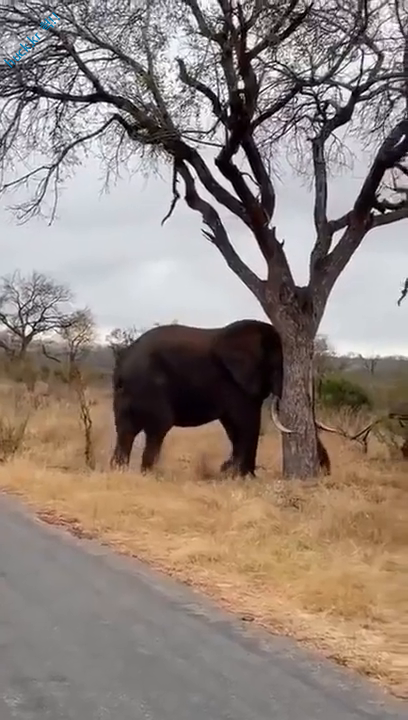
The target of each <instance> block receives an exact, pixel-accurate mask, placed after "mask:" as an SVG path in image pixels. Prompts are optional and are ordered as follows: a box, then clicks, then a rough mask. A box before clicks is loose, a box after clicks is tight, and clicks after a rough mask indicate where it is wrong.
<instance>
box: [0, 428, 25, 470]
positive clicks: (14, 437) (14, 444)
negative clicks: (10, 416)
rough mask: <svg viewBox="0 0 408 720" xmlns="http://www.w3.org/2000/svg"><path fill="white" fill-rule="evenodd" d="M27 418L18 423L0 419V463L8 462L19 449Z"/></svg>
mask: <svg viewBox="0 0 408 720" xmlns="http://www.w3.org/2000/svg"><path fill="white" fill-rule="evenodd" d="M27 423H28V417H26V419H25V420H22V421H20V422H15V423H13V422H11V421H10V420H7V419H4V418H0V462H2V463H4V462H7V460H10V459H11V458H12V457H13V456H14V455H15V454H16V453H17V452H18V451H19V450H20V448H21V446H22V444H23V441H24V436H25V432H26V428H27Z"/></svg>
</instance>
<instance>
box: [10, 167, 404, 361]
mask: <svg viewBox="0 0 408 720" xmlns="http://www.w3.org/2000/svg"><path fill="white" fill-rule="evenodd" d="M357 170H359V172H355V173H354V176H353V177H351V178H350V177H349V176H344V177H339V178H337V179H336V182H335V183H334V188H333V190H332V193H331V203H332V208H333V214H336V215H339V214H342V213H343V212H345V211H346V210H347V209H349V207H350V205H351V203H352V201H353V198H354V197H355V193H356V190H357V188H358V187H359V185H360V183H361V177H362V176H363V173H364V167H360V168H357ZM166 177H168V173H166ZM100 187H101V184H100V172H99V168H98V167H97V166H96V165H94V164H92V163H89V164H88V165H87V166H85V167H82V168H81V169H79V171H78V172H77V174H76V176H75V179H74V180H73V181H71V182H70V183H69V184H67V187H66V189H65V191H64V193H63V195H62V198H61V202H60V206H59V210H58V218H57V220H56V221H55V223H54V224H53V225H52V226H51V227H48V225H47V224H46V223H45V222H42V221H39V220H35V221H30V223H28V224H27V225H24V226H17V225H16V223H15V220H14V219H13V218H12V217H10V216H9V215H8V214H7V213H6V211H5V209H4V202H3V204H2V205H1V206H0V228H1V233H0V251H1V258H2V273H8V272H12V271H13V270H14V269H16V268H20V270H21V271H22V272H29V271H31V270H32V269H34V268H35V269H37V270H40V271H44V272H49V273H52V275H53V276H54V277H55V278H57V279H59V280H64V281H66V282H68V283H69V284H70V286H71V287H72V288H73V290H74V292H75V294H76V297H77V302H78V303H79V304H87V305H89V306H90V307H92V309H93V310H94V312H95V314H96V317H97V321H98V324H99V325H100V327H101V329H103V332H105V331H106V332H107V331H108V330H109V329H110V328H112V327H115V326H122V327H123V326H127V325H137V326H140V327H146V326H148V325H151V324H152V323H154V322H156V321H158V322H170V321H171V320H173V319H174V318H177V319H178V320H179V322H184V323H188V324H193V325H194V324H195V325H201V326H211V325H222V324H225V323H227V322H230V321H232V320H234V319H237V318H240V317H256V318H261V319H262V318H264V317H265V316H264V313H263V311H262V309H261V308H260V306H259V304H258V302H257V301H256V299H255V298H254V297H253V296H252V295H251V293H250V292H249V291H248V290H247V289H246V288H245V287H244V286H243V285H242V283H241V282H240V281H239V280H238V279H237V278H236V277H235V276H234V275H233V273H232V272H231V271H230V270H229V269H228V268H227V267H226V265H225V263H224V261H223V259H222V257H221V256H220V255H219V253H218V252H217V250H216V249H215V248H214V247H213V246H212V245H211V244H210V243H209V242H208V241H206V240H205V239H204V238H203V236H202V235H201V223H200V217H199V215H198V214H197V213H194V212H192V211H191V210H190V209H189V208H187V207H186V205H185V203H184V201H183V200H180V202H179V203H178V205H177V208H176V210H175V213H174V214H173V216H172V217H171V218H170V220H168V221H167V223H166V224H165V225H164V227H161V220H162V218H163V217H164V215H165V214H166V213H167V211H168V208H169V203H170V200H171V194H170V185H169V183H167V184H166V183H165V182H164V181H163V180H161V179H159V178H151V179H150V180H149V181H148V182H146V181H145V179H144V178H142V177H141V176H140V175H137V174H136V175H132V177H131V178H130V179H129V180H122V181H120V182H119V183H118V184H117V185H116V186H115V187H114V188H112V190H111V192H110V193H108V194H101V193H100ZM6 200H8V198H6ZM13 202H15V198H13ZM227 224H228V229H229V231H230V235H231V237H232V238H233V242H234V244H235V246H236V248H237V249H238V250H239V252H240V253H241V254H242V256H243V257H244V259H245V260H246V261H247V262H248V263H249V264H250V265H251V267H253V268H254V269H255V270H256V272H258V273H259V274H260V275H262V276H264V275H265V268H264V265H263V260H262V258H261V256H260V253H259V251H258V250H257V248H256V247H255V244H254V241H253V239H252V238H251V236H250V233H249V232H248V231H247V229H246V228H244V227H243V225H242V224H241V223H240V222H239V221H238V220H236V219H234V218H228V223H227ZM276 225H277V230H278V234H279V237H280V238H282V239H284V240H285V249H286V250H287V253H288V257H289V260H290V264H291V267H292V269H293V272H294V275H295V278H296V281H297V282H298V283H300V284H304V283H306V282H307V279H308V261H309V254H310V249H311V247H312V243H313V240H314V228H313V215H312V197H311V195H310V192H309V191H308V189H307V187H305V186H304V185H302V184H301V182H300V181H299V180H294V179H293V178H290V179H288V178H285V180H284V182H282V183H279V184H278V185H277V211H276ZM406 233H407V221H402V222H400V223H399V224H396V225H393V226H388V227H386V228H382V229H378V230H375V231H373V232H372V233H370V234H369V235H368V236H367V238H366V239H365V241H364V243H363V245H362V247H361V248H360V249H359V250H358V252H357V253H356V255H355V257H354V258H353V259H352V261H351V263H350V264H349V266H348V267H347V268H346V270H345V272H344V273H343V275H342V277H341V278H340V280H339V281H338V283H337V284H336V286H335V288H334V291H333V293H332V296H331V298H330V300H329V303H328V307H327V310H326V313H325V316H324V318H323V322H322V325H321V328H320V331H321V332H324V333H326V334H327V335H328V336H329V337H330V339H331V341H332V343H333V344H334V346H335V347H337V348H338V349H339V350H341V351H356V352H369V353H384V354H385V353H388V352H394V353H396V352H398V353H404V352H406V353H407V354H408V340H406V339H405V327H406V314H407V312H408V303H406V305H402V306H401V307H400V308H398V307H397V304H396V300H397V298H398V292H399V288H400V285H401V281H402V280H403V279H404V278H405V276H406V275H408V244H407V242H406Z"/></svg>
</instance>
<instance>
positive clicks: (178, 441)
mask: <svg viewBox="0 0 408 720" xmlns="http://www.w3.org/2000/svg"><path fill="white" fill-rule="evenodd" d="M15 393H16V390H15V388H14V389H13V387H11V386H6V385H4V386H2V387H0V401H1V405H2V412H3V415H4V414H5V415H7V413H9V415H10V417H12V416H13V415H15V414H16V413H17V414H18V413H20V415H23V414H24V412H25V408H24V403H25V402H26V400H24V398H23V399H21V398H20V400H19V402H18V403H16V402H15ZM64 393H65V394H64ZM64 393H63V391H62V390H61V391H60V392H59V395H54V396H53V397H51V398H49V399H47V398H44V399H43V401H42V403H40V406H39V407H37V408H36V410H35V411H34V413H33V414H32V416H31V418H30V421H29V424H28V428H27V431H26V436H25V440H24V443H23V446H22V448H21V449H20V450H19V451H18V454H17V455H16V456H15V457H14V459H13V460H12V461H10V462H9V463H7V464H3V465H2V466H0V488H3V489H4V490H6V491H8V492H12V493H16V494H19V495H21V496H23V497H24V498H25V499H26V500H27V501H28V502H29V503H30V504H31V505H32V506H33V507H35V508H36V510H37V511H39V512H41V514H42V516H43V517H45V518H46V519H48V521H50V522H61V523H63V524H66V525H68V526H69V527H70V528H71V530H72V529H73V531H74V532H81V531H82V532H86V533H88V534H89V535H90V536H93V537H98V538H100V539H102V540H103V541H105V542H108V543H110V544H111V545H112V546H114V547H115V548H116V549H117V550H119V551H120V552H126V553H130V554H134V555H137V556H138V557H140V558H143V559H145V560H148V561H149V562H151V563H152V564H153V565H155V566H156V567H160V568H162V569H164V570H166V571H167V572H169V573H171V574H172V575H174V576H176V577H178V578H180V579H182V580H184V581H185V582H188V583H190V584H192V585H194V586H195V587H198V588H200V589H202V590H203V591H205V592H206V593H208V594H209V595H211V596H213V597H214V598H216V599H217V600H218V601H219V602H221V603H222V604H224V605H225V606H228V607H229V608H230V609H232V610H234V611H236V612H238V613H240V614H241V615H245V616H250V617H252V618H254V619H255V620H256V621H258V622H260V623H262V624H263V625H265V626H266V627H268V628H269V629H272V630H274V631H277V632H284V633H287V634H290V635H294V636H296V637H297V638H300V639H302V640H304V641H307V642H308V643H309V644H313V645H314V646H315V647H319V648H320V649H321V650H323V651H324V652H325V653H326V654H328V655H330V656H331V657H334V658H336V659H337V660H338V661H339V662H342V663H344V664H347V665H350V666H351V667H354V668H356V669H358V670H359V671H360V672H363V673H366V674H367V675H370V676H371V677H373V678H376V679H377V680H380V681H381V682H382V683H383V684H384V685H386V686H388V687H389V688H391V689H392V690H393V691H394V692H395V693H396V694H399V695H402V696H405V697H407V696H408V574H407V571H408V552H407V550H408V502H407V499H408V481H407V477H408V476H407V465H406V464H405V465H404V464H403V463H402V462H401V463H395V462H394V463H392V464H391V463H390V462H389V461H388V460H387V459H386V458H385V457H384V449H383V448H381V447H374V448H372V449H371V450H370V453H369V455H368V457H363V456H362V455H361V453H360V451H359V449H358V447H351V446H350V444H347V443H345V442H344V441H343V440H341V439H340V438H337V437H334V438H332V437H329V438H327V445H328V449H329V451H330V454H331V458H332V464H333V475H332V476H331V477H330V478H329V479H324V480H321V481H320V482H319V483H318V484H314V485H305V484H303V485H296V484H293V483H288V484H286V483H283V482H282V481H280V479H279V468H280V442H279V438H278V437H277V436H276V435H275V434H274V433H272V432H268V433H267V434H266V435H265V436H264V437H262V439H261V445H260V452H259V462H260V464H261V465H262V466H263V467H264V469H263V470H261V471H260V472H259V479H258V480H257V481H246V482H242V481H238V480H235V481H232V480H228V481H226V480H220V479H219V478H218V477H217V467H218V465H219V463H220V461H221V459H222V458H223V457H224V456H225V454H226V452H227V448H228V444H227V441H226V439H225V438H224V436H223V433H222V430H221V429H220V428H218V426H217V425H216V424H214V425H211V426H207V427H204V428H201V429H197V430H183V431H180V430H174V431H172V432H171V433H170V435H169V436H168V438H167V441H166V444H165V448H164V452H163V457H162V461H161V465H160V469H159V470H158V471H157V472H156V473H155V474H154V475H148V476H142V475H140V474H139V473H138V471H137V467H138V464H139V460H140V449H138V448H137V447H136V448H135V450H134V457H133V463H132V465H133V467H132V469H131V471H130V472H129V473H116V474H113V473H109V472H108V469H107V468H108V459H109V456H110V453H111V449H112V442H113V428H112V413H111V406H110V397H109V393H108V392H102V391H93V393H91V396H93V401H92V407H91V411H92V413H93V421H94V431H95V438H96V448H95V451H96V460H97V470H96V471H95V472H93V473H87V472H85V471H84V460H83V437H82V435H81V427H80V423H79V419H78V413H79V411H78V407H77V404H76V401H75V397H71V398H70V397H69V396H68V394H67V390H65V391H64ZM36 404H37V406H38V403H36ZM16 408H17V409H16ZM0 444H1V437H0ZM381 454H382V455H383V456H381Z"/></svg>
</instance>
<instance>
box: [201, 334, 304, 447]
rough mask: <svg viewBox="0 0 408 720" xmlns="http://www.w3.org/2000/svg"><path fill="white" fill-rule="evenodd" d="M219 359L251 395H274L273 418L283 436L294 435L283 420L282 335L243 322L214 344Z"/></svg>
mask: <svg viewBox="0 0 408 720" xmlns="http://www.w3.org/2000/svg"><path fill="white" fill-rule="evenodd" d="M213 352H214V355H215V357H216V358H217V360H218V361H219V362H221V363H222V364H223V366H224V367H225V368H226V369H227V370H228V372H229V373H230V374H231V375H232V377H233V378H234V380H235V382H236V383H237V384H238V385H240V386H241V388H242V389H243V390H245V392H246V393H248V395H250V396H251V397H254V398H259V399H260V400H264V399H265V398H267V397H268V395H271V394H272V395H273V401H272V404H271V417H272V420H273V422H274V423H275V425H276V426H277V427H278V429H279V430H280V431H281V432H283V433H292V432H294V431H293V430H289V428H286V427H285V426H284V425H283V424H282V423H281V421H280V420H279V415H278V403H279V400H280V399H281V397H282V386H283V355H282V344H281V339H280V336H279V333H278V332H277V330H275V328H274V327H273V326H272V325H268V324H267V323H262V322H259V321H256V320H254V321H248V320H247V321H242V322H240V321H239V322H237V323H233V324H231V325H229V326H227V327H226V328H223V329H222V330H221V331H220V332H219V334H218V336H217V338H216V341H215V343H214V347H213Z"/></svg>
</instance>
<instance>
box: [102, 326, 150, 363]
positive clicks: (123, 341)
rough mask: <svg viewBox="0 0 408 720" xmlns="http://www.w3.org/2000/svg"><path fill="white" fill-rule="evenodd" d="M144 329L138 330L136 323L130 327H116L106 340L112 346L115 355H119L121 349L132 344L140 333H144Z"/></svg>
mask: <svg viewBox="0 0 408 720" xmlns="http://www.w3.org/2000/svg"><path fill="white" fill-rule="evenodd" d="M142 332H143V331H142V330H138V329H137V327H136V326H135V325H132V326H131V327H128V328H119V327H117V328H114V329H113V330H112V331H111V332H110V333H109V335H107V336H106V342H107V344H108V345H109V347H110V348H111V350H112V352H113V354H114V356H115V357H117V356H118V355H119V353H120V351H121V350H122V349H123V348H125V347H128V345H131V343H132V342H134V341H135V340H136V339H137V338H138V337H139V335H141V334H142Z"/></svg>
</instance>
